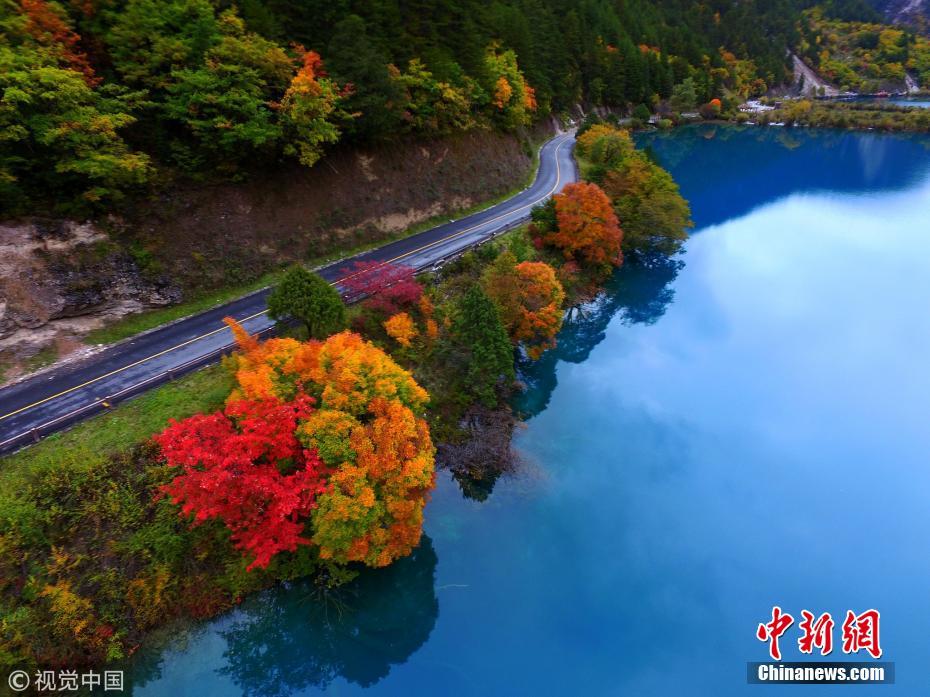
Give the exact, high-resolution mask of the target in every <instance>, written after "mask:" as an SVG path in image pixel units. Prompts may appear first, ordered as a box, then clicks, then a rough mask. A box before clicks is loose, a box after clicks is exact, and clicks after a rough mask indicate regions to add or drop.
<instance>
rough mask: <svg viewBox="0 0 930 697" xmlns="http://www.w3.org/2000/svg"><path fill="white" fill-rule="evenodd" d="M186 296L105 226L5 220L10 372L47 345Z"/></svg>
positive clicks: (0, 355)
mask: <svg viewBox="0 0 930 697" xmlns="http://www.w3.org/2000/svg"><path fill="white" fill-rule="evenodd" d="M180 299H181V292H180V290H179V289H178V288H177V287H175V286H173V285H172V284H171V282H170V281H169V279H167V278H165V277H163V276H160V275H157V274H151V273H148V274H147V273H143V272H142V271H141V270H140V269H139V266H138V264H137V263H136V261H135V260H134V259H133V258H132V257H131V256H130V255H129V254H128V253H126V252H125V251H123V250H122V249H121V248H120V247H118V246H116V245H115V244H113V243H112V242H111V241H110V238H109V236H108V235H107V234H106V232H105V231H103V230H102V229H101V228H100V227H99V226H97V225H94V224H91V223H75V222H71V221H56V222H48V221H43V220H29V221H25V222H20V223H15V224H14V223H7V224H0V361H2V362H3V363H5V364H8V365H9V364H12V365H13V368H14V369H13V370H8V371H7V373H6V377H7V378H10V377H13V376H14V375H15V374H16V372H17V370H16V368H17V367H20V368H21V367H22V364H23V363H24V362H25V361H27V360H28V359H30V358H32V357H33V356H35V355H36V354H38V353H39V352H41V351H43V350H46V349H48V348H50V347H55V348H56V349H57V351H56V353H57V352H65V353H67V352H68V351H69V349H73V348H75V347H78V346H80V342H79V341H78V340H77V338H78V337H79V336H80V335H81V334H84V333H86V332H87V331H89V330H90V329H93V328H96V327H98V326H100V325H102V324H103V323H104V321H105V320H109V319H114V318H117V317H121V316H123V315H126V314H129V313H131V312H138V311H139V310H142V309H145V308H148V307H155V306H161V305H168V304H171V303H175V302H178V301H179V300H180Z"/></svg>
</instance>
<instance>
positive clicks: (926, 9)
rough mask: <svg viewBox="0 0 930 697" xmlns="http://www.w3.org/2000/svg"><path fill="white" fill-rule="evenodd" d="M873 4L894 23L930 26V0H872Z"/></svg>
mask: <svg viewBox="0 0 930 697" xmlns="http://www.w3.org/2000/svg"><path fill="white" fill-rule="evenodd" d="M873 5H874V6H875V9H877V10H878V11H879V12H881V13H882V14H883V15H884V16H885V19H887V20H888V21H889V22H892V23H894V24H910V25H915V26H919V27H921V26H922V27H925V28H926V27H928V26H930V0H873Z"/></svg>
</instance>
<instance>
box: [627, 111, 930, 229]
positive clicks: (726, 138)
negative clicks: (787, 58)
mask: <svg viewBox="0 0 930 697" xmlns="http://www.w3.org/2000/svg"><path fill="white" fill-rule="evenodd" d="M637 140H638V142H639V144H640V145H641V146H643V147H648V148H649V149H650V152H651V153H652V154H653V156H654V157H656V158H657V160H658V161H659V162H660V163H661V164H662V165H663V166H665V167H666V168H667V169H669V171H670V172H671V173H672V175H673V176H674V177H675V180H676V181H677V182H678V184H679V186H680V187H681V191H682V194H683V195H684V196H685V198H687V199H688V200H689V201H691V202H692V209H693V211H692V212H693V217H694V222H695V225H696V228H697V229H700V228H703V227H707V226H710V225H717V224H719V223H722V222H725V221H727V220H730V219H732V218H736V217H740V216H743V215H745V214H747V213H749V212H751V211H753V210H755V209H756V208H758V207H759V206H761V205H763V204H766V203H770V202H772V201H776V200H778V199H781V198H784V197H786V196H789V195H791V194H794V193H800V192H824V191H830V192H831V193H837V194H849V193H860V192H865V191H868V192H870V193H871V194H877V193H880V192H883V191H902V190H904V189H906V188H907V187H909V186H911V185H913V184H914V183H915V182H917V181H919V180H920V179H921V178H922V177H924V176H926V174H927V173H928V172H930V161H928V158H920V157H914V150H915V146H916V147H920V148H923V149H925V150H930V141H928V139H927V138H924V137H921V136H919V135H909V134H898V135H895V136H893V137H889V136H887V135H885V134H878V133H861V132H859V133H854V132H848V131H833V130H822V129H800V128H798V129H791V128H754V127H748V126H747V127H743V128H732V127H726V128H723V127H719V126H693V127H688V128H685V129H677V130H676V131H675V132H674V133H648V134H643V135H641V136H638V137H637ZM773 145H775V146H780V147H773ZM695 162H700V166H695V164H694V163H695Z"/></svg>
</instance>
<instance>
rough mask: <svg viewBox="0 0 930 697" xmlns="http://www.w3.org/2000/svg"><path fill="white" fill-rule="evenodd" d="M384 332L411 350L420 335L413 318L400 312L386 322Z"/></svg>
mask: <svg viewBox="0 0 930 697" xmlns="http://www.w3.org/2000/svg"><path fill="white" fill-rule="evenodd" d="M384 330H385V331H386V332H387V333H388V336H389V337H391V338H392V339H394V340H395V341H396V342H397V343H398V344H400V345H401V346H403V347H404V348H410V344H411V342H412V341H413V340H414V339H415V338H416V337H417V335H418V334H419V333H420V332H419V330H418V329H417V325H416V323H415V322H414V321H413V318H412V317H411V316H410V315H409V314H407V313H406V312H398V313H397V314H396V315H391V316H390V317H389V318H388V319H386V320H385V321H384Z"/></svg>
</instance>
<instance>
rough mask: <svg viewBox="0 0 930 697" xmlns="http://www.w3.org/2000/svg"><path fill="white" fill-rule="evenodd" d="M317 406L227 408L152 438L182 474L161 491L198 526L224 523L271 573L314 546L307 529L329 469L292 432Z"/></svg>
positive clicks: (263, 402)
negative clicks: (279, 559) (281, 555)
mask: <svg viewBox="0 0 930 697" xmlns="http://www.w3.org/2000/svg"><path fill="white" fill-rule="evenodd" d="M312 405H313V399H312V398H311V397H308V396H306V395H304V394H299V395H298V396H297V398H296V399H294V400H293V401H292V402H287V403H285V402H282V401H280V400H278V399H277V398H274V397H271V398H267V399H260V400H238V401H233V402H230V403H229V404H227V405H226V408H225V409H224V410H223V411H222V412H216V413H213V414H198V415H196V416H192V417H190V418H189V419H185V420H184V421H180V422H176V421H172V423H171V425H170V426H169V427H168V428H167V429H165V430H164V431H163V432H162V433H160V434H159V435H158V436H156V437H155V440H156V442H158V444H159V445H160V446H161V449H162V453H163V455H164V457H165V459H166V460H167V462H168V464H169V465H170V466H172V467H177V468H180V469H181V470H182V473H181V474H180V475H178V476H177V477H176V478H175V479H174V480H173V481H172V482H171V483H170V484H168V485H166V486H165V487H164V488H163V491H165V492H166V493H167V494H168V495H169V496H170V497H171V499H172V500H173V501H174V503H176V504H181V507H182V511H183V512H184V513H185V514H188V515H191V514H192V515H193V516H194V521H193V523H194V525H197V524H200V523H203V522H204V521H207V520H210V519H219V520H221V521H222V522H223V523H224V524H225V525H226V527H227V528H229V530H230V532H231V533H232V539H233V542H234V543H235V545H236V546H237V547H238V548H239V549H242V550H244V551H246V552H248V553H250V554H252V555H253V556H254V561H252V563H251V564H249V566H248V568H249V569H250V570H251V569H253V568H255V567H262V568H264V567H266V566H268V563H269V562H270V561H271V558H272V557H273V556H274V555H275V554H277V553H278V552H282V551H291V552H293V551H295V550H296V549H297V546H298V545H303V544H310V541H309V539H307V538H304V537H303V536H302V535H303V532H304V522H305V520H306V519H307V517H308V516H309V514H310V512H311V511H312V510H313V508H314V507H315V506H316V498H317V496H318V495H319V494H321V493H322V492H323V491H324V489H325V485H326V482H325V475H326V468H325V467H324V465H323V464H322V463H321V462H320V459H319V458H318V457H317V454H316V452H315V451H312V450H307V449H306V448H304V447H303V446H302V445H301V444H300V442H299V441H298V440H297V437H296V435H295V432H296V430H297V424H298V422H299V421H300V420H302V419H306V418H307V417H308V416H309V415H310V414H311V413H312V412H313V406H312Z"/></svg>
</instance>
